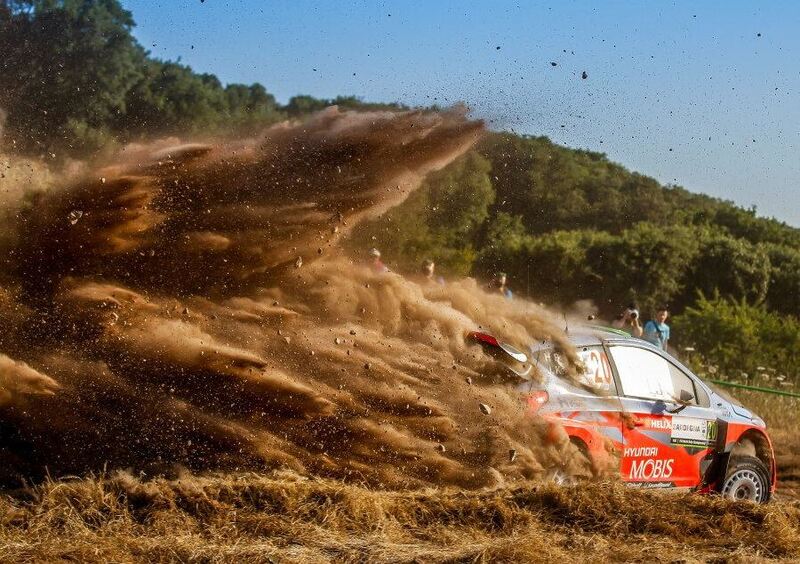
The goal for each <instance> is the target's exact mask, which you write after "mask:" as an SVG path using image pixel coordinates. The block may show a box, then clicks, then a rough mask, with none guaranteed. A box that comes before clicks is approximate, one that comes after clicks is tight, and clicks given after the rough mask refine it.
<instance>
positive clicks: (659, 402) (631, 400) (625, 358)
mask: <svg viewBox="0 0 800 564" xmlns="http://www.w3.org/2000/svg"><path fill="white" fill-rule="evenodd" d="M608 349H609V354H610V357H611V360H612V363H613V366H614V370H615V372H616V376H617V379H618V382H619V388H620V389H619V394H620V401H621V404H622V409H623V425H622V434H623V443H624V445H623V449H622V460H621V465H620V472H621V475H622V478H623V480H625V481H627V482H630V483H632V484H635V485H639V486H642V487H696V486H698V485H700V483H701V482H702V468H705V466H706V465H707V462H708V461H707V458H708V457H710V456H711V455H712V453H713V448H714V445H715V443H716V433H717V416H716V414H715V413H714V411H713V410H711V409H710V406H709V398H708V394H707V393H706V392H705V390H704V389H703V388H702V386H700V385H699V384H697V383H696V382H695V381H694V379H692V377H690V376H689V375H688V374H687V373H685V372H684V371H683V370H681V369H680V368H679V367H678V366H677V365H675V364H674V363H673V362H671V361H670V360H669V359H668V358H666V357H665V356H662V355H660V354H659V353H657V352H655V351H653V350H650V349H649V348H646V347H643V346H637V345H635V344H624V345H622V344H620V345H611V346H609V347H608Z"/></svg>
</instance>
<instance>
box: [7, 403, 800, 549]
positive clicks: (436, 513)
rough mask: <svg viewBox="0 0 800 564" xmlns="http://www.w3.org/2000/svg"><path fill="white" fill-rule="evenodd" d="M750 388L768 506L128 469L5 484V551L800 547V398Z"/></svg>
mask: <svg viewBox="0 0 800 564" xmlns="http://www.w3.org/2000/svg"><path fill="white" fill-rule="evenodd" d="M751 396H752V397H751ZM743 399H744V400H745V402H746V403H748V404H749V405H751V406H752V407H754V408H757V409H758V410H759V411H760V412H761V413H764V414H765V416H766V417H767V419H768V420H771V422H772V423H773V424H774V430H773V432H772V434H773V436H774V439H775V442H776V448H777V452H778V461H779V466H780V475H781V480H782V481H781V489H780V490H779V495H778V496H777V497H776V499H775V500H774V501H773V502H771V503H770V504H768V505H766V506H754V505H751V504H731V503H728V502H726V501H724V500H721V499H719V498H716V497H709V496H700V495H695V494H669V493H663V492H648V491H638V490H633V489H628V488H626V487H625V486H623V485H621V484H619V483H614V482H588V483H581V484H579V485H575V486H568V487H564V486H558V485H556V484H553V483H537V482H523V483H515V484H513V485H506V486H501V487H497V488H493V489H484V490H479V491H468V490H467V491H465V490H461V489H458V488H453V487H448V488H424V489H415V490H406V491H393V490H380V489H374V488H370V487H366V486H361V485H357V484H347V483H343V482H340V481H336V480H325V479H308V478H304V477H301V476H299V475H297V474H296V473H291V472H277V473H270V474H256V473H236V474H224V475H223V474H208V475H202V476H199V475H188V474H187V475H184V476H180V477H177V478H175V479H171V480H168V479H164V478H160V479H153V480H142V479H138V478H136V477H133V476H131V475H129V474H125V473H116V474H114V475H109V476H100V477H89V478H80V479H78V478H76V479H71V480H70V479H62V480H59V481H50V482H47V483H44V484H42V485H39V486H36V487H31V488H27V489H22V490H17V491H13V492H11V491H9V492H6V493H5V494H4V495H3V497H2V500H0V519H2V521H1V523H2V524H1V525H0V552H1V553H2V554H3V557H4V560H7V561H16V562H52V561H97V562H109V561H114V562H130V561H182V562H328V561H329V562H342V561H344V562H496V561H505V562H525V561H545V560H547V561H590V560H591V561H662V562H752V561H758V560H764V561H767V560H796V559H800V501H798V500H797V492H798V491H800V487H798V484H799V483H800V482H798V480H797V478H798V476H800V472H798V468H800V465H798V464H797V461H798V460H800V457H798V451H800V449H798V447H797V446H796V444H795V442H794V441H793V440H792V438H793V436H796V435H794V433H796V429H797V426H796V424H797V416H796V411H795V409H796V406H795V402H794V401H793V400H789V399H785V398H774V397H768V396H756V395H755V394H745V395H744V396H743Z"/></svg>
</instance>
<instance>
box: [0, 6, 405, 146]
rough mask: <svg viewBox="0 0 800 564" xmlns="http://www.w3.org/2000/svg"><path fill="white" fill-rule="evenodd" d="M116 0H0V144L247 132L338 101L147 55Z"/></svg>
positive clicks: (354, 103)
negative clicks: (0, 133)
mask: <svg viewBox="0 0 800 564" xmlns="http://www.w3.org/2000/svg"><path fill="white" fill-rule="evenodd" d="M133 27H134V20H133V16H132V15H131V13H130V12H129V11H127V10H125V9H124V8H123V7H122V5H121V4H120V3H119V2H118V1H117V0H22V1H18V0H0V54H2V56H1V57H0V85H2V87H0V108H2V109H3V110H4V111H5V113H6V114H7V116H6V123H5V126H4V130H5V138H6V144H7V145H8V144H11V145H12V146H13V148H15V149H16V150H18V151H21V152H25V153H32V154H47V153H52V154H56V153H58V154H59V155H62V154H63V155H67V156H69V155H85V154H87V153H91V152H92V151H95V150H97V149H100V148H103V147H108V146H109V145H110V144H112V145H113V144H116V143H121V142H127V141H131V140H133V139H136V138H137V137H140V136H142V135H144V134H149V135H152V134H153V133H164V134H169V133H187V132H188V133H192V132H204V133H212V134H213V133H217V132H229V131H231V130H236V131H237V132H242V130H245V132H252V131H257V130H259V129H261V128H263V127H264V126H266V125H270V124H273V123H276V122H278V121H281V120H284V119H286V118H288V117H298V116H302V115H305V114H308V113H310V112H313V111H316V110H319V109H322V108H324V107H326V106H330V105H333V104H338V105H339V106H342V107H347V108H367V109H371V108H394V109H396V108H399V107H400V106H398V105H397V104H366V103H363V102H361V101H360V100H359V99H358V98H355V97H353V96H342V97H338V98H335V99H332V100H327V99H319V98H314V97H311V96H302V95H301V96H295V97H294V98H292V99H290V100H289V102H288V103H287V104H285V105H281V104H279V103H278V102H277V101H276V100H275V97H274V96H273V95H272V94H270V93H269V92H268V91H267V89H266V88H265V87H264V86H263V85H261V84H258V83H254V84H228V85H223V84H222V83H221V82H220V80H219V79H218V78H217V77H216V76H214V75H213V74H208V73H196V72H194V71H192V69H191V68H190V67H188V66H186V65H184V64H181V63H180V62H179V61H163V60H160V59H158V58H155V57H153V56H152V55H151V54H150V53H148V52H147V50H145V48H144V47H142V45H141V44H139V42H138V41H137V40H136V39H135V38H134V36H133V35H132V30H133Z"/></svg>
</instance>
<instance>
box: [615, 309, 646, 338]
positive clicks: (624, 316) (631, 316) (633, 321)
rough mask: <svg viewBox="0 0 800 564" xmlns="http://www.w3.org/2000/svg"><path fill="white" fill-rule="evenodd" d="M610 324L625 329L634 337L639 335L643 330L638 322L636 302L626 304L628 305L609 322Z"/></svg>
mask: <svg viewBox="0 0 800 564" xmlns="http://www.w3.org/2000/svg"><path fill="white" fill-rule="evenodd" d="M611 326H612V327H615V328H616V329H622V330H624V331H627V332H628V333H630V334H631V335H633V336H634V337H641V336H642V333H643V330H642V325H641V323H640V322H639V308H637V307H636V304H635V303H631V304H628V307H627V308H625V310H624V311H623V312H622V313H620V314H619V315H618V316H617V318H616V319H615V320H614V321H612V322H611Z"/></svg>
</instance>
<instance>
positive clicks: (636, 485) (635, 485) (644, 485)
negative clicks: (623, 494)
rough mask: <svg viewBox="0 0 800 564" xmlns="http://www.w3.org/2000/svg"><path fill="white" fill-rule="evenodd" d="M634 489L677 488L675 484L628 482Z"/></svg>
mask: <svg viewBox="0 0 800 564" xmlns="http://www.w3.org/2000/svg"><path fill="white" fill-rule="evenodd" d="M627 484H628V485H629V486H631V487H633V488H648V489H656V488H672V487H674V486H675V483H674V482H627Z"/></svg>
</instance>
